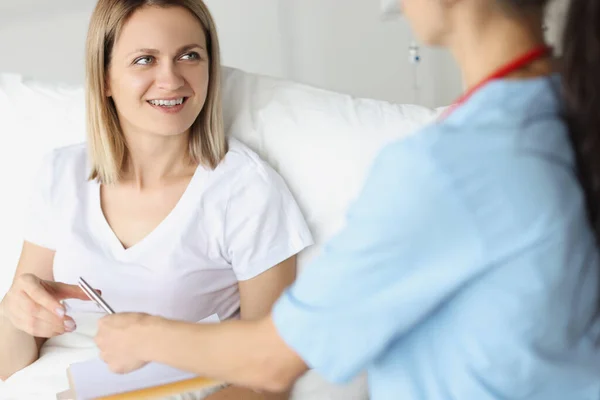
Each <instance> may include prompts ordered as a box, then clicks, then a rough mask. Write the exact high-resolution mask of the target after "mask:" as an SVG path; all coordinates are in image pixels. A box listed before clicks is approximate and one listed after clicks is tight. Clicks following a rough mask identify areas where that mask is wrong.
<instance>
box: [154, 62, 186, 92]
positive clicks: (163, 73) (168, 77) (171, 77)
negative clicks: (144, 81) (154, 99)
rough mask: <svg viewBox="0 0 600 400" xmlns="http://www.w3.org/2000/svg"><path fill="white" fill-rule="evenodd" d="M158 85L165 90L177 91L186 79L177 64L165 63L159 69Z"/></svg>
mask: <svg viewBox="0 0 600 400" xmlns="http://www.w3.org/2000/svg"><path fill="white" fill-rule="evenodd" d="M156 85H157V86H158V88H159V89H163V90H165V91H175V90H177V89H179V88H181V87H182V86H183V85H184V79H183V76H182V75H181V73H180V71H179V70H178V69H177V65H175V64H170V63H169V64H163V65H162V66H161V67H160V68H159V69H158V71H157V76H156Z"/></svg>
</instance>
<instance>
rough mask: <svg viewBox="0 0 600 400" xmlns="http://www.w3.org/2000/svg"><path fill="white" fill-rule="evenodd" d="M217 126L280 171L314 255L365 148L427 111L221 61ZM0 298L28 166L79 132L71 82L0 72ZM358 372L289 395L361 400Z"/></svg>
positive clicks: (309, 381) (80, 99)
mask: <svg viewBox="0 0 600 400" xmlns="http://www.w3.org/2000/svg"><path fill="white" fill-rule="evenodd" d="M223 76H224V77H223V83H224V113H225V126H226V130H227V134H229V135H232V136H234V137H237V138H238V139H240V140H241V141H243V142H244V143H246V144H247V145H248V146H250V147H251V148H253V149H254V150H255V151H257V152H258V153H259V154H260V155H261V156H262V157H263V158H264V159H266V160H267V161H268V162H269V163H271V165H272V166H273V167H274V168H275V169H276V170H277V171H278V172H279V173H280V174H281V175H282V176H283V178H284V179H285V180H286V182H287V184H288V185H289V186H290V189H291V191H292V192H293V194H294V195H295V197H296V199H297V200H298V202H299V204H300V207H301V208H302V210H303V212H304V215H305V217H306V219H307V221H308V223H309V226H310V228H311V230H312V232H313V235H314V237H315V241H316V245H315V246H313V247H311V248H310V249H308V250H306V251H304V252H303V253H302V254H301V255H300V258H299V267H300V268H301V269H302V268H303V267H304V266H305V265H306V263H307V262H308V261H309V260H310V259H311V258H312V257H314V256H315V255H316V253H318V252H319V250H320V249H321V246H322V244H323V242H324V241H325V240H327V239H328V238H329V237H330V236H331V235H332V234H333V233H334V232H335V231H336V230H338V229H339V228H340V226H341V224H342V223H343V220H344V215H345V211H346V208H347V206H348V204H349V203H350V201H351V200H352V199H353V198H354V197H355V196H356V194H357V192H358V191H359V189H360V187H361V186H362V183H363V180H364V177H365V175H366V173H367V171H368V167H369V165H370V163H371V161H372V159H373V157H374V156H375V154H376V153H377V152H378V151H379V150H380V149H381V147H383V146H384V145H385V144H386V143H388V142H390V141H392V140H394V139H396V138H399V137H402V136H404V135H407V134H409V133H411V132H414V131H415V130H417V129H418V128H419V127H421V126H423V125H424V124H426V123H427V122H429V121H431V120H432V119H433V118H434V117H435V116H436V115H437V111H435V110H431V109H427V108H424V107H420V106H411V105H396V104H390V103H386V102H382V101H376V100H368V99H355V98H352V97H350V96H347V95H343V94H338V93H333V92H330V91H325V90H321V89H317V88H313V87H309V86H306V85H301V84H296V83H292V82H288V81H284V80H280V79H274V78H269V77H264V76H259V75H254V74H248V73H245V72H242V71H239V70H234V69H230V68H224V74H223ZM0 132H1V133H2V134H3V135H4V138H5V145H4V146H1V147H0V182H2V185H3V191H2V193H3V196H2V197H1V200H0V201H1V203H0V221H2V223H1V224H0V237H1V238H2V239H3V244H4V245H3V248H2V251H1V252H0V298H1V297H3V296H4V294H5V292H6V290H7V289H8V288H9V286H10V283H11V280H12V276H13V274H14V268H15V266H16V263H17V259H18V255H19V252H20V248H21V243H22V236H23V220H24V218H25V212H26V210H27V202H28V197H29V193H30V191H31V189H30V188H31V185H32V182H33V176H34V173H35V172H36V171H37V168H38V166H39V165H40V162H41V159H42V156H43V155H44V154H46V153H47V152H49V151H50V150H51V149H53V148H56V147H59V146H64V145H68V144H72V143H77V142H81V141H84V140H85V102H84V93H83V89H82V88H81V87H77V86H75V87H74V86H67V85H61V84H56V83H43V82H38V81H35V80H31V79H26V78H23V77H22V76H19V75H11V74H0ZM366 397H367V394H366V381H365V379H364V377H361V378H360V379H357V380H355V381H354V382H353V383H351V384H350V385H348V386H345V387H344V386H341V387H336V386H333V385H329V384H326V383H325V382H324V381H323V380H322V379H321V378H319V377H318V376H316V374H315V373H313V372H310V373H309V374H307V375H306V376H305V377H304V378H303V379H301V380H300V382H299V383H298V385H296V388H295V390H294V395H293V399H300V398H302V399H310V400H334V399H340V400H342V399H343V400H361V399H365V398H366Z"/></svg>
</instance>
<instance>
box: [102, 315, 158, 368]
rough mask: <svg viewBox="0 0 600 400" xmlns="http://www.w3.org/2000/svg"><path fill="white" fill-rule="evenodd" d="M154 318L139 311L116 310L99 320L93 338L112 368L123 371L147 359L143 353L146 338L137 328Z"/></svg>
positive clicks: (141, 363)
mask: <svg viewBox="0 0 600 400" xmlns="http://www.w3.org/2000/svg"><path fill="white" fill-rule="evenodd" d="M153 318H154V317H152V316H150V315H148V314H141V313H117V314H112V315H108V316H106V317H103V318H102V319H101V320H100V321H99V323H98V333H97V335H96V338H95V342H96V344H97V345H98V347H99V349H100V357H101V358H102V359H103V360H104V362H106V363H107V364H108V367H109V368H110V370H111V371H113V372H115V373H118V374H125V373H128V372H131V371H134V370H136V369H139V368H141V367H143V366H144V365H146V364H147V363H148V361H149V360H145V359H144V357H143V354H142V353H143V345H142V344H143V342H144V341H145V340H146V338H145V337H143V336H142V335H141V334H140V332H141V329H142V328H143V326H144V325H145V324H148V323H150V321H152V319H153ZM149 339H150V340H151V338H149Z"/></svg>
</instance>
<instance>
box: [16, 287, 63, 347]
mask: <svg viewBox="0 0 600 400" xmlns="http://www.w3.org/2000/svg"><path fill="white" fill-rule="evenodd" d="M17 307H18V308H19V309H20V312H19V313H17V315H16V316H15V320H16V321H14V322H13V323H14V324H15V326H16V327H17V328H19V329H21V330H22V331H24V332H26V333H28V334H30V335H32V336H35V337H43V338H49V337H53V336H57V335H61V334H63V333H65V332H72V331H73V330H74V329H75V323H74V321H73V319H72V318H70V317H65V318H64V319H63V318H60V317H58V316H57V315H55V314H54V313H51V312H50V311H48V310H46V309H45V308H44V307H42V306H41V305H39V304H37V303H35V301H33V300H32V299H31V298H30V297H28V296H27V295H26V294H24V295H23V296H21V298H20V299H19V302H18V304H17ZM67 322H68V324H66V323H67Z"/></svg>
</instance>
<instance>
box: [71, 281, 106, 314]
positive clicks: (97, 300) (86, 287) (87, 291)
mask: <svg viewBox="0 0 600 400" xmlns="http://www.w3.org/2000/svg"><path fill="white" fill-rule="evenodd" d="M77 284H78V285H79V287H80V288H81V290H83V292H84V293H85V294H86V295H87V296H88V297H89V298H90V299H91V300H92V301H93V302H94V303H96V304H97V305H98V306H99V307H100V308H102V309H103V310H104V311H106V313H107V314H114V313H115V312H114V311H113V309H112V308H111V307H110V306H109V305H108V304H107V303H106V301H104V299H103V298H102V297H100V295H99V294H98V293H96V291H94V289H92V287H91V286H90V285H89V284H88V283H87V282H86V281H85V279H83V278H82V277H79V281H78V282H77Z"/></svg>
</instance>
